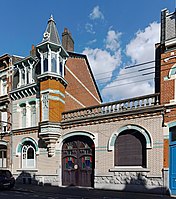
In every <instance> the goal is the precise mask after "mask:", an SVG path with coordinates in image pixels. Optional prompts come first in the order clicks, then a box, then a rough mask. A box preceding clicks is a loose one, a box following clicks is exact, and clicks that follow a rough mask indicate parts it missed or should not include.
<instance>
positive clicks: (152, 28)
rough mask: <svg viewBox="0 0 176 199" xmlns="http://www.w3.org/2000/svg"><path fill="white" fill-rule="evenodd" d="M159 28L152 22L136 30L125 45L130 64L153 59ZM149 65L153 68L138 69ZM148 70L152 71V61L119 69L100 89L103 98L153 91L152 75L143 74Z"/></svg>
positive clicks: (129, 95)
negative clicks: (116, 75)
mask: <svg viewBox="0 0 176 199" xmlns="http://www.w3.org/2000/svg"><path fill="white" fill-rule="evenodd" d="M159 29H160V24H158V23H156V22H153V23H152V24H150V25H149V26H148V27H146V28H145V29H144V30H143V31H141V30H140V31H138V32H137V33H136V35H135V37H134V38H133V39H132V40H131V41H130V42H129V44H128V45H127V46H126V55H127V56H129V57H130V59H131V63H132V64H138V63H144V62H147V61H151V60H154V59H155V43H157V42H159ZM112 46H113V45H112ZM149 67H153V68H152V69H147V70H143V71H141V72H139V71H138V70H139V69H144V68H145V69H146V68H149ZM150 72H154V63H153V64H147V65H142V66H140V67H134V68H130V69H124V68H123V69H121V71H120V73H119V75H118V77H117V78H116V79H115V80H114V81H113V82H111V83H109V84H108V85H106V87H105V88H104V89H103V90H102V95H103V98H104V99H105V100H108V101H109V100H119V99H125V98H130V97H136V96H141V95H145V94H151V93H153V92H154V82H153V80H152V78H153V75H152V74H150V75H144V74H146V73H150ZM143 80H144V81H143Z"/></svg>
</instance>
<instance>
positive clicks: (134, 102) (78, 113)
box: [62, 94, 160, 124]
mask: <svg viewBox="0 0 176 199" xmlns="http://www.w3.org/2000/svg"><path fill="white" fill-rule="evenodd" d="M157 107H160V106H159V94H151V95H145V96H141V97H136V98H130V99H125V100H120V101H115V102H110V103H105V104H101V105H98V106H91V107H87V108H82V109H76V110H72V111H68V112H64V113H63V114H62V124H65V123H67V122H72V123H74V122H76V121H77V122H78V121H81V120H84V121H85V120H87V119H95V118H97V119H100V118H102V117H108V118H109V117H110V116H112V117H114V116H116V115H117V114H119V115H121V116H124V115H129V114H134V113H135V112H136V113H137V112H138V113H139V112H141V113H142V112H148V111H149V109H150V110H151V109H152V110H153V108H157Z"/></svg>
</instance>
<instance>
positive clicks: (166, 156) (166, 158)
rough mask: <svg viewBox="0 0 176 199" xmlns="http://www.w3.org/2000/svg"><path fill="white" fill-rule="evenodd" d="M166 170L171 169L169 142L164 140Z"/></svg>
mask: <svg viewBox="0 0 176 199" xmlns="http://www.w3.org/2000/svg"><path fill="white" fill-rule="evenodd" d="M163 164H164V168H168V167H169V140H168V139H164V163H163Z"/></svg>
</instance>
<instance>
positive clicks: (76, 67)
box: [65, 57, 101, 111]
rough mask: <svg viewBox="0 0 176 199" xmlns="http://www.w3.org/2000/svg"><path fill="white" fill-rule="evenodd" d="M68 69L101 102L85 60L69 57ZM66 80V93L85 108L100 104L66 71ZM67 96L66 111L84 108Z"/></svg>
mask: <svg viewBox="0 0 176 199" xmlns="http://www.w3.org/2000/svg"><path fill="white" fill-rule="evenodd" d="M66 65H67V67H68V68H69V69H70V70H71V72H72V73H74V75H75V76H76V77H77V78H78V79H79V80H80V81H81V82H82V83H83V84H84V85H85V86H86V88H87V89H88V90H89V91H90V92H91V93H92V94H93V95H94V96H95V98H96V99H97V100H98V101H101V99H100V97H99V94H98V93H97V90H96V87H95V84H94V81H93V79H92V77H91V73H90V70H89V67H88V65H87V63H86V60H85V59H84V58H77V57H69V58H68V60H67V63H66ZM65 79H66V81H67V82H68V86H67V88H66V91H67V92H68V93H69V94H71V95H72V96H73V97H74V98H76V99H77V100H78V101H79V102H80V103H81V104H83V105H84V106H86V107H87V106H93V105H98V104H100V103H99V102H98V101H97V100H96V99H95V98H94V97H93V96H92V95H91V94H90V93H89V92H88V91H87V90H86V89H85V88H84V86H82V85H81V84H80V82H79V81H78V80H77V79H76V78H75V77H74V76H73V75H72V74H71V73H70V72H69V71H68V70H66V75H65ZM73 101H74V100H73V99H71V98H70V97H69V96H66V107H65V110H66V111H69V110H72V109H77V108H82V106H81V105H80V104H79V103H77V102H76V101H74V102H73Z"/></svg>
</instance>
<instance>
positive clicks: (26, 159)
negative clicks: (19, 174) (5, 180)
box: [21, 141, 36, 169]
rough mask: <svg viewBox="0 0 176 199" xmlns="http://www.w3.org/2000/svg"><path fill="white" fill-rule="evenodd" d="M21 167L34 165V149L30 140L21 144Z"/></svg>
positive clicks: (33, 166) (32, 166)
mask: <svg viewBox="0 0 176 199" xmlns="http://www.w3.org/2000/svg"><path fill="white" fill-rule="evenodd" d="M21 152H22V156H21V157H22V160H21V161H22V168H24V169H25V168H35V167H36V149H35V146H34V144H33V143H32V142H31V141H26V142H24V143H23V146H22V151H21Z"/></svg>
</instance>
